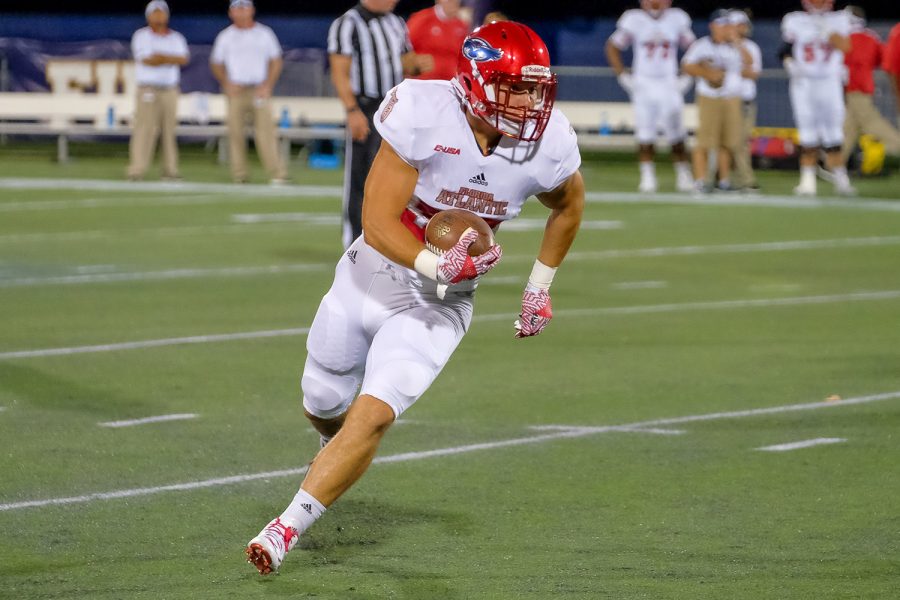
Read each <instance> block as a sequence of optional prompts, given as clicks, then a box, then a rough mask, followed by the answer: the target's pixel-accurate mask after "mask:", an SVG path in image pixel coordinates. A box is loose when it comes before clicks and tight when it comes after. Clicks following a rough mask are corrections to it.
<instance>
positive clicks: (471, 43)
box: [462, 37, 503, 62]
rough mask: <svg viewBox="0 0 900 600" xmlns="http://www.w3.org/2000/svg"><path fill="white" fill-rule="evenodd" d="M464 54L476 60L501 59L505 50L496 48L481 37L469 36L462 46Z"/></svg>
mask: <svg viewBox="0 0 900 600" xmlns="http://www.w3.org/2000/svg"><path fill="white" fill-rule="evenodd" d="M462 53H463V56H465V57H466V58H468V59H469V60H474V61H476V62H484V61H487V60H500V58H501V57H502V56H503V50H500V49H499V48H494V47H493V46H491V45H490V44H489V43H487V42H486V41H484V40H483V39H481V38H477V37H476V38H467V39H466V41H465V42H464V43H463V47H462Z"/></svg>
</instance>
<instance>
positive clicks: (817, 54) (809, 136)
mask: <svg viewBox="0 0 900 600" xmlns="http://www.w3.org/2000/svg"><path fill="white" fill-rule="evenodd" d="M802 3H803V8H804V10H802V11H796V12H792V13H788V14H786V15H785V16H784V18H783V19H782V21H781V36H782V38H783V39H784V42H785V46H784V48H782V51H781V58H782V60H783V61H784V68H785V70H786V71H787V72H788V75H789V76H790V97H791V107H792V108H793V111H794V123H795V124H796V126H797V129H798V133H799V136H800V147H801V148H800V185H798V186H797V187H796V188H794V193H795V194H797V195H801V196H814V195H815V194H816V160H817V158H818V152H819V148H822V149H824V150H825V157H826V158H825V161H826V166H827V167H828V169H829V170H830V171H831V174H832V176H833V181H834V188H835V192H837V193H838V194H842V195H852V194H854V193H855V192H854V190H853V188H852V186H851V185H850V180H849V179H848V177H847V169H846V168H845V167H844V164H843V161H842V160H841V145H842V144H843V141H844V114H845V109H844V83H843V74H844V52H847V51H849V50H850V15H849V14H848V13H847V12H845V11H832V10H831V8H832V6H833V0H803V2H802Z"/></svg>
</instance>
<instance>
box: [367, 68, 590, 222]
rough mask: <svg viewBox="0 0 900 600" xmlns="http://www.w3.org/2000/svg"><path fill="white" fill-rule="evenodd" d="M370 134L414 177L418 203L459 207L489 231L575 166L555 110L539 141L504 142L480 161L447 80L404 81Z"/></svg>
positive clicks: (577, 160)
mask: <svg viewBox="0 0 900 600" xmlns="http://www.w3.org/2000/svg"><path fill="white" fill-rule="evenodd" d="M375 128H376V129H377V130H378V133H380V134H381V137H382V138H383V139H384V140H385V141H386V142H387V143H388V144H390V145H391V147H392V148H393V149H394V151H395V152H396V153H397V154H398V155H399V156H400V158H402V159H403V160H404V161H406V162H407V163H409V164H410V165H411V166H413V167H415V169H416V170H418V171H419V179H418V181H417V183H416V189H415V196H416V198H418V200H419V201H420V202H422V203H424V204H426V205H427V206H428V207H430V208H432V209H435V210H446V209H448V208H463V209H466V210H469V211H471V212H474V213H476V214H477V215H479V216H481V217H483V218H484V219H485V220H486V221H487V222H488V223H490V224H491V225H492V226H496V225H497V224H499V223H500V222H502V221H507V220H509V219H513V218H515V217H516V216H518V214H519V212H520V211H521V210H522V205H523V204H524V203H525V200H526V199H527V198H528V197H529V196H533V195H535V194H539V193H542V192H547V191H550V190H553V189H556V188H557V187H559V185H560V184H562V183H563V182H564V181H565V180H566V179H568V178H569V177H570V176H571V175H572V174H573V173H574V172H575V171H576V170H577V169H578V167H579V166H580V165H581V155H580V154H579V152H578V144H577V139H576V136H575V132H574V130H573V129H572V126H571V125H570V124H569V120H568V119H566V117H565V116H564V115H563V114H562V113H561V112H559V110H557V109H555V108H554V109H553V112H552V114H551V116H550V122H549V124H548V125H547V128H546V129H545V130H544V134H543V135H542V136H541V138H540V139H539V140H538V141H536V142H522V141H519V140H515V139H512V138H509V137H506V136H503V137H501V139H500V143H499V144H498V145H497V147H496V148H495V149H494V151H493V152H492V153H491V154H490V155H489V156H484V155H482V153H481V149H480V148H479V147H478V143H477V142H476V141H475V137H474V135H472V130H471V128H470V127H469V123H468V121H466V113H465V105H464V104H463V101H462V100H461V98H460V97H459V95H458V94H457V92H456V90H455V89H454V88H453V85H452V83H451V82H450V81H437V80H431V81H429V80H417V79H407V80H405V81H403V82H402V83H401V84H399V85H398V86H397V87H395V88H394V89H392V90H391V92H390V93H389V94H388V95H387V96H386V97H385V99H384V101H383V102H382V103H381V107H380V109H379V111H378V112H377V113H375Z"/></svg>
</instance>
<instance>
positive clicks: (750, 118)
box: [734, 100, 756, 187]
mask: <svg viewBox="0 0 900 600" xmlns="http://www.w3.org/2000/svg"><path fill="white" fill-rule="evenodd" d="M741 120H742V125H741V139H740V143H739V144H738V147H737V149H736V151H735V153H734V171H735V175H736V177H735V179H736V183H737V185H738V186H741V187H750V186H753V185H756V175H754V173H753V159H752V157H751V156H750V138H751V136H752V135H753V128H754V127H756V102H754V101H752V100H751V101H748V102H743V103H742V104H741Z"/></svg>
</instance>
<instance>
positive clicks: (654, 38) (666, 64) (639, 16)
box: [610, 8, 696, 79]
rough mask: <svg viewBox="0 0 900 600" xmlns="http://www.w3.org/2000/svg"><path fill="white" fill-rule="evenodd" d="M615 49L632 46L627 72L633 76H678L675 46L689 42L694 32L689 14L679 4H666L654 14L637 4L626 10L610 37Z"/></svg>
mask: <svg viewBox="0 0 900 600" xmlns="http://www.w3.org/2000/svg"><path fill="white" fill-rule="evenodd" d="M610 39H611V40H612V43H613V44H614V45H615V46H616V48H618V49H619V50H624V49H625V48H628V47H629V46H631V47H632V53H633V57H634V58H633V59H632V63H631V72H632V73H634V75H635V76H637V77H656V78H671V79H674V78H675V77H677V76H678V48H679V47H681V48H687V47H688V46H690V45H691V44H692V43H693V42H694V40H695V39H696V36H695V35H694V32H693V31H692V30H691V18H690V17H689V16H688V14H687V13H686V12H684V11H683V10H681V9H680V8H667V9H666V10H664V11H662V12H661V13H660V15H659V16H658V17H656V18H654V17H653V16H652V15H650V13H648V12H647V11H645V10H641V9H638V8H635V9H631V10H626V11H625V12H624V13H622V16H621V17H619V21H618V23H616V30H615V31H614V32H613V34H612V36H611V37H610Z"/></svg>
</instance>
